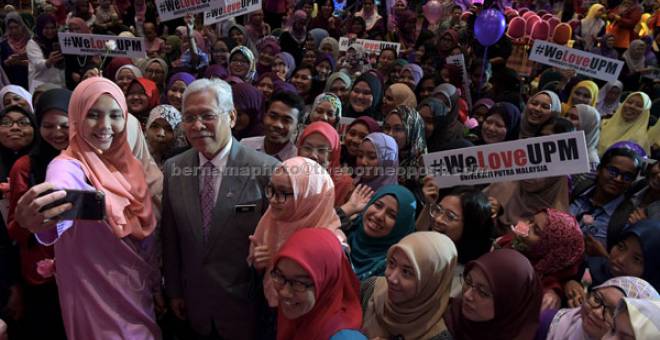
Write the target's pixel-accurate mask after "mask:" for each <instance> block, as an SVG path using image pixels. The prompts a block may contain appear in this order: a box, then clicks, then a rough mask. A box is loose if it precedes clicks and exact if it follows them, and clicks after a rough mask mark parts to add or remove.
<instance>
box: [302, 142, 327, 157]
mask: <svg viewBox="0 0 660 340" xmlns="http://www.w3.org/2000/svg"><path fill="white" fill-rule="evenodd" d="M300 151H302V152H304V153H305V154H307V155H311V154H314V153H315V154H317V155H319V156H325V157H327V156H328V155H329V154H330V152H331V151H332V149H330V148H327V147H319V148H315V147H313V146H311V145H306V144H303V145H302V146H301V147H300Z"/></svg>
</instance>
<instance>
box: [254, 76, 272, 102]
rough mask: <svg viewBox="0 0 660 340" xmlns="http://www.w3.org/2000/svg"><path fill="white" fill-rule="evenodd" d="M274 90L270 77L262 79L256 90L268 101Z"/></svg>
mask: <svg viewBox="0 0 660 340" xmlns="http://www.w3.org/2000/svg"><path fill="white" fill-rule="evenodd" d="M274 89H275V87H274V86H273V79H271V78H270V77H263V78H262V79H261V80H260V81H259V83H257V90H259V92H261V94H263V95H264V98H265V99H266V100H269V99H270V96H272V95H273V90H274Z"/></svg>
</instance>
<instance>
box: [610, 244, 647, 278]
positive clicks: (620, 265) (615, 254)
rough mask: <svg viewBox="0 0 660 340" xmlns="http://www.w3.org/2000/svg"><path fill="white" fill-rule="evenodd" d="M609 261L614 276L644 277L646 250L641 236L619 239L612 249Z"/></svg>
mask: <svg viewBox="0 0 660 340" xmlns="http://www.w3.org/2000/svg"><path fill="white" fill-rule="evenodd" d="M608 263H609V267H610V272H611V273H612V275H613V276H635V277H642V275H643V274H644V252H643V251H642V245H641V244H640V242H639V238H637V236H634V235H630V236H628V237H626V238H625V239H623V240H621V241H619V243H617V244H616V245H615V246H614V247H612V249H611V250H610V256H609V257H608Z"/></svg>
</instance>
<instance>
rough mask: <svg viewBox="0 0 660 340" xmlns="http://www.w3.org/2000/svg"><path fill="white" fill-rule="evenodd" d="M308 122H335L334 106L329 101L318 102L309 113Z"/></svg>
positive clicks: (331, 123) (332, 123)
mask: <svg viewBox="0 0 660 340" xmlns="http://www.w3.org/2000/svg"><path fill="white" fill-rule="evenodd" d="M309 120H310V122H318V121H323V122H326V123H328V124H330V125H333V126H334V124H335V123H336V122H337V116H335V108H334V107H333V106H332V104H331V103H330V102H329V101H323V102H320V103H319V104H318V105H316V107H315V108H314V110H313V111H312V112H310V115H309Z"/></svg>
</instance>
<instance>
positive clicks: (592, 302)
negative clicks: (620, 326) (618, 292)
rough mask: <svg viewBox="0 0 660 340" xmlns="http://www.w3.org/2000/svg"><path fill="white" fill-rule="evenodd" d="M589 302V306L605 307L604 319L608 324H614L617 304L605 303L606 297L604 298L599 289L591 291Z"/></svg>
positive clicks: (594, 307) (595, 307)
mask: <svg viewBox="0 0 660 340" xmlns="http://www.w3.org/2000/svg"><path fill="white" fill-rule="evenodd" d="M587 303H588V304H589V307H591V308H593V309H598V308H601V307H602V308H603V312H602V314H601V317H602V318H603V321H605V322H607V323H608V324H610V325H611V324H612V323H613V322H614V313H615V312H616V306H608V305H607V304H605V299H604V298H603V295H601V294H600V293H599V292H598V291H592V292H591V293H589V296H588V297H587Z"/></svg>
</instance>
